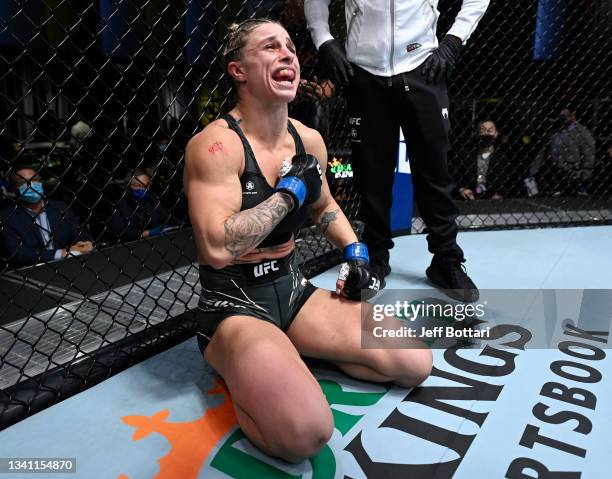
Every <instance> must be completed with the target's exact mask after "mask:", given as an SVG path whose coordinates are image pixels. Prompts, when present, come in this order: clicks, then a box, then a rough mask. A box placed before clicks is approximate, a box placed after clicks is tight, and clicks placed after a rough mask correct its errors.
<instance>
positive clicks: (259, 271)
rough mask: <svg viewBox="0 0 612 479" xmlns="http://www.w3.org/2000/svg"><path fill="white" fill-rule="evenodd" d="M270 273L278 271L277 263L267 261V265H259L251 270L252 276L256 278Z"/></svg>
mask: <svg viewBox="0 0 612 479" xmlns="http://www.w3.org/2000/svg"><path fill="white" fill-rule="evenodd" d="M270 271H278V262H277V261H268V262H267V263H260V264H258V265H257V266H255V268H253V274H254V275H255V277H256V278H259V277H260V276H263V275H265V274H268V273H269V272H270Z"/></svg>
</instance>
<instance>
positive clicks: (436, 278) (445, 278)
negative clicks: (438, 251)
mask: <svg viewBox="0 0 612 479" xmlns="http://www.w3.org/2000/svg"><path fill="white" fill-rule="evenodd" d="M464 262H465V259H464V258H455V257H452V256H442V255H434V257H433V259H432V260H431V265H430V266H429V268H427V271H426V272H425V273H426V274H427V277H428V278H429V280H430V281H431V282H432V283H433V284H434V286H436V287H438V288H440V289H441V290H442V291H444V293H446V294H447V295H448V296H450V297H451V298H453V299H456V300H457V301H462V302H464V303H472V302H474V301H478V298H479V297H480V293H479V292H478V288H477V287H476V285H475V284H474V282H473V281H472V280H471V279H470V277H469V276H468V275H467V273H466V272H465V266H464V265H463V263H464Z"/></svg>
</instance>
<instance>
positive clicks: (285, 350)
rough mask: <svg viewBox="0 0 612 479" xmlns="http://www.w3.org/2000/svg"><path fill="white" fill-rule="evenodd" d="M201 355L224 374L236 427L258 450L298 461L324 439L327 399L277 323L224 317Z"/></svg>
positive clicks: (329, 428)
mask: <svg viewBox="0 0 612 479" xmlns="http://www.w3.org/2000/svg"><path fill="white" fill-rule="evenodd" d="M205 357H206V360H207V361H208V362H209V363H210V364H211V366H213V367H214V368H215V369H216V370H217V371H218V372H219V373H220V374H221V376H222V377H223V379H224V380H225V382H226V384H227V387H228V389H229V391H230V393H231V396H232V400H233V402H234V406H235V410H236V415H237V417H238V423H239V424H240V427H241V428H242V430H243V431H244V433H245V434H246V436H247V437H248V438H249V439H250V440H251V441H252V442H253V443H254V444H255V445H256V446H257V447H259V448H260V449H261V450H262V451H263V452H265V453H267V454H269V455H271V456H276V457H280V458H282V459H284V460H286V461H288V462H299V461H301V460H304V459H306V458H309V457H312V456H314V455H315V454H316V453H317V452H318V451H319V449H321V447H323V446H324V445H325V444H326V443H327V441H328V440H329V438H330V437H331V434H332V432H333V419H332V414H331V410H330V408H329V405H328V403H327V400H326V399H325V396H324V395H323V391H322V390H321V387H320V386H319V383H318V382H317V380H316V379H315V378H314V377H313V376H312V374H311V373H310V371H309V370H308V368H307V367H306V365H305V364H304V363H303V361H302V359H301V358H300V356H299V354H298V352H297V351H296V349H295V347H294V346H293V345H292V344H291V341H289V338H287V336H286V335H285V333H283V332H282V331H281V330H280V329H279V328H278V327H276V326H275V325H273V324H271V323H269V322H267V321H263V320H260V319H256V318H252V317H248V316H232V317H229V318H227V319H225V320H224V321H223V322H222V323H221V324H220V325H219V327H218V328H217V330H216V332H215V334H214V336H213V339H212V341H211V342H210V344H209V345H208V347H207V348H206V350H205Z"/></svg>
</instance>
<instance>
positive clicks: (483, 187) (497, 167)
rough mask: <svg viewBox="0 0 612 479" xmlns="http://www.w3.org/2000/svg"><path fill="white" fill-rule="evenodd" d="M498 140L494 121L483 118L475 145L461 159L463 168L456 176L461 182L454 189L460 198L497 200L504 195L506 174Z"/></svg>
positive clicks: (507, 180) (505, 191)
mask: <svg viewBox="0 0 612 479" xmlns="http://www.w3.org/2000/svg"><path fill="white" fill-rule="evenodd" d="M498 140H499V131H498V130H497V126H496V125H495V122H493V121H492V120H485V121H482V122H480V123H479V124H478V146H477V148H476V151H475V152H474V154H473V155H469V156H468V158H467V160H466V161H465V162H464V163H465V164H466V167H465V168H463V172H462V175H461V176H460V177H459V178H457V181H458V183H459V184H461V185H462V186H460V187H459V188H458V190H457V192H458V194H459V196H460V197H461V198H463V199H464V200H475V199H480V198H490V199H494V200H498V199H501V198H503V197H504V196H506V195H507V191H508V189H509V188H508V186H509V185H508V182H509V177H510V175H509V171H508V165H507V163H506V158H505V155H504V153H503V151H500V150H499V141H498Z"/></svg>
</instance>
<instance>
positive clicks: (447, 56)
mask: <svg viewBox="0 0 612 479" xmlns="http://www.w3.org/2000/svg"><path fill="white" fill-rule="evenodd" d="M462 47H463V44H462V43H461V39H460V38H459V37H456V36H454V35H446V36H445V37H444V38H443V39H442V41H441V42H440V46H439V47H438V48H436V49H435V50H434V51H433V53H432V54H431V55H430V56H429V58H427V60H425V63H424V64H423V69H422V70H421V74H422V75H423V76H424V77H425V81H426V82H427V83H433V84H438V83H440V80H442V79H443V78H444V79H445V80H448V78H449V77H450V74H451V73H452V71H453V69H454V68H455V64H456V63H457V60H458V59H459V55H460V54H461V49H462Z"/></svg>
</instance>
